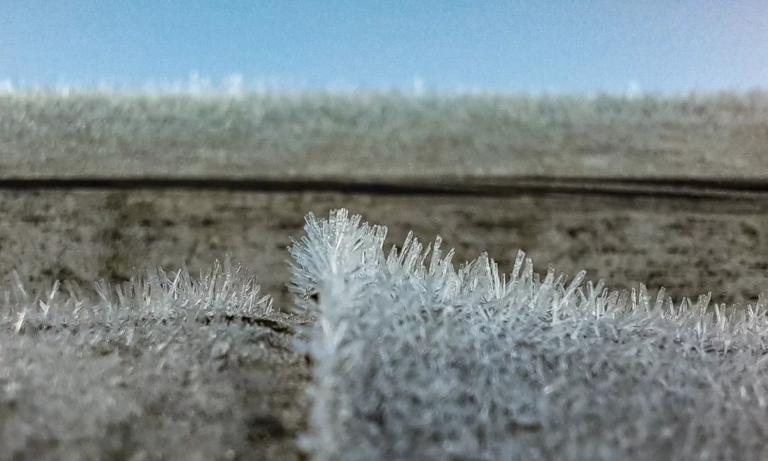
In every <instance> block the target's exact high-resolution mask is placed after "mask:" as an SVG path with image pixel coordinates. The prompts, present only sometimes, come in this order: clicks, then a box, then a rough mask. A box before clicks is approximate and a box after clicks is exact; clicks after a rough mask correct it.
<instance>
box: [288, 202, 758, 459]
mask: <svg viewBox="0 0 768 461" xmlns="http://www.w3.org/2000/svg"><path fill="white" fill-rule="evenodd" d="M361 221H362V218H361V217H360V216H359V215H354V216H350V215H349V213H348V211H347V210H343V209H342V210H336V211H333V212H331V214H330V216H329V218H328V219H318V218H317V217H316V216H314V215H312V214H309V215H308V216H307V224H306V226H305V231H306V235H304V236H303V237H301V239H299V240H294V241H293V246H292V248H291V255H292V257H293V263H292V277H291V285H290V288H291V291H292V292H293V293H294V294H295V297H296V308H297V309H302V310H307V311H309V313H311V314H312V315H314V316H315V318H316V323H315V326H314V327H313V328H312V329H311V331H310V334H309V339H308V342H307V345H306V346H307V348H308V351H309V354H310V355H311V357H312V359H313V361H314V363H315V368H314V378H315V379H314V382H313V385H312V386H311V388H310V390H309V393H310V398H311V400H312V411H311V417H310V430H309V431H308V433H307V434H306V435H305V436H304V437H303V438H302V440H301V444H302V446H303V448H304V449H305V450H307V451H308V452H309V453H310V454H311V455H312V456H313V459H316V460H360V459H366V460H385V459H386V460H390V459H398V460H410V459H412V460H445V459H473V460H497V459H505V460H539V459H541V460H550V459H558V460H570V459H572V460H584V459H596V460H599V459H606V460H614V459H624V460H635V459H636V460H663V459H670V460H672V459H674V460H687V459H740V460H741V459H766V458H768V448H766V447H767V446H768V444H766V443H765V440H768V385H766V384H764V383H768V372H766V369H767V368H768V367H766V366H765V363H766V361H765V359H764V358H763V354H764V353H765V352H764V351H766V350H768V348H767V347H766V342H765V340H764V339H763V334H762V332H763V331H768V330H766V329H767V328H768V322H767V321H766V317H765V316H764V315H763V312H764V310H765V303H764V301H763V300H762V299H761V301H760V302H759V303H758V305H757V306H754V307H750V308H749V309H746V310H740V311H735V310H728V311H726V309H725V307H724V306H721V305H715V306H710V305H709V297H708V296H702V297H700V298H699V299H698V301H697V302H696V303H692V302H690V301H688V300H684V301H683V302H682V303H681V304H679V305H675V304H673V303H672V301H671V300H669V299H668V298H665V297H664V295H663V292H662V293H659V295H658V296H657V297H656V298H653V297H652V296H651V295H650V294H649V293H648V292H647V290H646V289H645V287H644V286H642V285H640V286H639V288H638V289H634V290H631V291H629V292H621V293H619V292H612V291H609V290H607V289H605V288H604V287H605V285H604V284H603V283H602V282H600V283H597V284H593V283H592V282H584V278H585V275H586V274H585V273H584V272H581V273H579V274H577V276H576V277H575V278H573V279H571V280H568V279H567V278H566V277H565V276H564V275H562V274H558V273H556V272H555V270H554V269H553V268H549V270H548V271H547V272H546V274H544V275H543V277H542V276H541V275H540V274H539V273H537V272H536V271H534V268H533V264H532V261H531V259H530V258H526V257H525V255H524V254H523V253H522V252H520V253H518V257H517V259H516V261H515V264H514V266H513V268H512V271H511V273H509V274H504V273H502V272H501V271H500V269H499V267H498V265H497V264H496V262H495V261H494V260H493V259H491V258H489V257H488V255H485V254H482V255H480V256H479V257H478V258H477V259H476V260H474V261H471V262H468V263H466V264H463V265H461V266H460V267H459V268H458V269H457V268H455V267H454V265H453V263H452V260H453V252H452V251H448V252H447V253H445V254H444V253H443V250H442V248H441V243H442V242H441V240H440V238H439V237H438V238H437V239H436V240H435V242H434V243H433V244H430V245H427V247H426V248H425V247H424V246H423V245H422V244H421V243H420V242H419V241H418V240H417V239H415V238H414V237H413V234H409V235H408V237H407V238H406V240H405V243H404V245H403V246H402V247H401V248H399V249H398V248H396V247H395V248H393V249H392V250H391V251H390V252H389V254H388V255H385V253H384V251H383V249H382V248H383V243H384V238H385V236H386V228H384V227H381V226H376V225H369V224H367V223H362V222H361Z"/></svg>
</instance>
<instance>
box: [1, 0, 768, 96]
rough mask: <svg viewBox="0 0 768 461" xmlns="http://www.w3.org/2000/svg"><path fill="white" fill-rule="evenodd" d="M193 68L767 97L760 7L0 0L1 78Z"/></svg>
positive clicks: (747, 1)
mask: <svg viewBox="0 0 768 461" xmlns="http://www.w3.org/2000/svg"><path fill="white" fill-rule="evenodd" d="M193 72H198V73H199V75H200V76H202V77H209V78H210V79H211V80H212V84H213V85H214V86H218V85H221V82H222V80H223V79H224V78H225V77H226V76H228V75H233V74H239V75H242V77H243V78H244V83H245V85H246V86H254V85H255V86H262V85H265V86H266V87H268V88H282V89H326V88H336V89H344V88H347V89H351V88H357V89H391V88H401V89H409V88H413V87H414V85H416V86H420V85H423V88H424V89H426V90H437V91H455V90H460V89H484V90H497V91H529V92H530V91H532V92H539V91H551V92H597V91H611V92H617V91H621V92H623V91H625V90H627V89H628V88H632V87H634V88H640V89H642V90H645V91H663V92H683V91H690V90H717V89H754V88H763V89H768V0H695V1H694V0H638V1H630V0H612V1H609V0H602V1H600V0H571V1H567V0H562V1H560V0H539V1H523V0H517V1H516V0H507V1H484V0H475V1H471V0H467V1H452V0H380V1H368V0H345V1H341V0H315V1H309V0H301V1H299V0H297V1H291V0H261V1H259V0H251V1H246V0H208V1H203V0H183V1H182V0H123V1H118V0H115V1H110V0H101V1H97V0H66V1H44V0H0V80H4V79H9V80H10V81H11V82H13V83H14V84H15V85H18V84H19V83H24V84H26V85H31V84H41V85H45V86H50V85H55V84H62V83H66V84H76V85H78V84H79V85H95V84H97V83H98V82H100V81H106V82H109V83H113V84H118V85H128V86H136V87H141V86H143V85H144V84H147V83H150V82H156V83H163V82H171V81H183V82H188V81H189V79H190V75H191V73H193ZM6 85H7V80H6Z"/></svg>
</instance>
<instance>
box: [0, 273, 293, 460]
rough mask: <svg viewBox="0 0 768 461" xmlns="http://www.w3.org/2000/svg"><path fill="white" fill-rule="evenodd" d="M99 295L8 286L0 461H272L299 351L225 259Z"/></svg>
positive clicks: (0, 377)
mask: <svg viewBox="0 0 768 461" xmlns="http://www.w3.org/2000/svg"><path fill="white" fill-rule="evenodd" d="M96 288H97V289H96V292H98V296H97V297H96V298H95V299H92V298H90V297H88V296H84V295H83V294H82V293H81V292H80V290H79V289H78V288H77V287H76V286H74V285H69V284H67V285H64V286H60V285H59V284H58V283H56V284H54V285H53V286H51V287H50V290H46V291H45V292H43V293H37V294H36V293H32V292H29V291H27V289H26V288H25V287H23V286H22V285H21V284H20V283H19V284H16V286H15V287H13V288H12V289H11V290H3V291H0V460H26V459H29V460H42V459H146V460H153V459H169V460H170V459H179V460H182V459H183V460H186V459H225V458H226V457H227V456H229V455H227V453H228V452H229V453H232V455H231V456H235V455H236V456H237V457H238V459H264V458H265V455H264V453H250V452H249V450H250V451H253V450H252V448H250V445H249V442H248V440H249V437H251V438H252V437H253V431H254V430H256V431H258V430H261V429H260V428H258V427H256V426H255V425H254V424H255V423H254V421H257V422H258V421H261V420H266V418H267V416H268V415H270V414H271V413H268V412H269V409H268V408H263V407H264V405H263V404H264V403H265V402H262V401H260V400H263V401H266V400H267V393H268V390H269V384H268V381H266V380H268V379H279V377H274V376H270V374H273V373H271V372H270V366H271V365H270V363H271V362H277V363H278V365H280V366H281V367H283V368H286V367H287V365H286V363H287V362H285V361H288V360H290V356H291V353H290V352H289V351H290V344H291V343H290V339H288V338H284V337H283V336H282V335H281V334H278V333H277V332H276V331H275V330H274V329H272V328H266V327H264V326H263V325H265V324H266V325H270V320H271V319H274V318H275V317H276V315H277V314H276V313H275V312H274V311H273V309H272V301H271V299H270V298H269V297H265V296H262V295H261V293H260V289H259V286H258V285H257V284H256V283H255V279H254V278H253V277H250V276H249V275H248V273H247V272H246V271H245V270H244V269H243V268H242V267H240V266H236V265H234V264H232V263H231V261H229V260H227V261H225V262H224V264H220V263H217V264H215V265H214V266H213V267H212V268H211V269H210V270H208V271H206V272H202V273H201V274H200V276H199V277H194V276H191V275H190V273H189V271H188V270H186V268H185V269H182V270H180V271H178V272H176V273H165V272H163V271H162V270H161V269H157V270H148V271H146V272H145V273H144V274H142V275H141V276H139V277H136V278H134V279H133V280H131V281H130V282H129V283H126V284H123V285H119V286H110V285H108V284H106V283H104V282H99V283H97V284H96ZM272 323H276V321H274V320H272ZM280 351H284V353H283V354H281V353H279V352H280ZM297 360H298V358H297ZM272 397H274V396H272ZM258 418H261V419H258ZM265 430H266V429H265ZM249 431H251V433H249ZM257 435H258V434H257ZM231 456H230V457H231ZM269 459H284V458H282V457H279V456H274V455H272V456H270V458H269Z"/></svg>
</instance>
